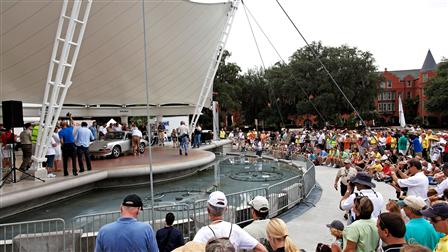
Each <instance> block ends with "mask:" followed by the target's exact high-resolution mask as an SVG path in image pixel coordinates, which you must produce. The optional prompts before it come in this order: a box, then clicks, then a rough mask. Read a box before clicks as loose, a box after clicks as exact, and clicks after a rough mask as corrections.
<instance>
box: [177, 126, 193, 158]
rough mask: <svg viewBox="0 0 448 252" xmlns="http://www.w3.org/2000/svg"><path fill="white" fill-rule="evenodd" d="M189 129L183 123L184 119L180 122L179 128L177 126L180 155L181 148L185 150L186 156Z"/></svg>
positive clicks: (180, 153)
mask: <svg viewBox="0 0 448 252" xmlns="http://www.w3.org/2000/svg"><path fill="white" fill-rule="evenodd" d="M189 134H190V133H189V131H188V127H187V125H185V122H184V121H181V122H180V126H179V128H177V135H178V136H179V144H180V148H179V155H182V150H184V151H185V156H188V153H187V151H188V142H189V139H190V137H189Z"/></svg>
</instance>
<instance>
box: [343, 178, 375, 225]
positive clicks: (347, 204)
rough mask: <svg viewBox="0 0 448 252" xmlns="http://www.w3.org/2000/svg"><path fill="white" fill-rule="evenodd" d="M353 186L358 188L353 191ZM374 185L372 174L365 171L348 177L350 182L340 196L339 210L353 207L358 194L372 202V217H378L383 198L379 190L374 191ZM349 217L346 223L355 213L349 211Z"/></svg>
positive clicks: (353, 217) (353, 218)
mask: <svg viewBox="0 0 448 252" xmlns="http://www.w3.org/2000/svg"><path fill="white" fill-rule="evenodd" d="M353 186H354V187H356V189H357V190H358V191H357V192H354V188H353ZM375 187H376V185H375V184H374V183H373V182H372V176H370V175H369V174H368V173H366V172H358V173H357V174H356V176H355V177H352V178H351V179H350V183H349V185H348V188H347V192H346V193H345V195H344V196H343V197H342V199H341V202H340V205H339V207H340V209H341V210H350V209H351V208H352V207H353V204H354V201H355V198H356V197H358V196H366V197H368V198H369V199H370V200H371V201H372V203H373V212H372V218H378V215H380V213H381V209H383V206H384V198H383V195H381V193H380V192H376V191H375V190H373V188H375ZM351 217H352V218H351V219H349V221H348V223H349V224H350V223H351V222H352V221H354V220H355V218H356V215H355V214H354V213H353V211H351Z"/></svg>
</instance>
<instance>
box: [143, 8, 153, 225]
mask: <svg viewBox="0 0 448 252" xmlns="http://www.w3.org/2000/svg"><path fill="white" fill-rule="evenodd" d="M142 20H143V48H144V50H143V51H144V57H145V60H144V62H145V88H146V93H145V94H146V120H147V124H146V132H147V133H148V140H149V141H148V142H149V144H148V156H149V183H150V188H151V220H152V223H154V214H153V212H154V179H153V169H152V151H151V143H152V141H151V137H152V134H151V123H150V121H149V120H150V117H149V81H148V56H147V50H148V49H147V46H146V44H147V41H148V39H147V35H146V15H145V0H142Z"/></svg>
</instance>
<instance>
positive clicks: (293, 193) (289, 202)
mask: <svg viewBox="0 0 448 252" xmlns="http://www.w3.org/2000/svg"><path fill="white" fill-rule="evenodd" d="M301 178H302V176H295V177H292V178H289V179H287V180H285V181H282V182H280V183H277V184H274V185H271V186H269V187H268V188H267V199H268V201H269V206H270V210H269V216H270V217H272V216H276V215H278V214H280V213H282V212H284V211H286V210H287V209H289V208H291V207H293V206H294V205H296V204H297V203H299V202H300V201H301V200H302V198H303V195H302V186H303V185H302V180H301Z"/></svg>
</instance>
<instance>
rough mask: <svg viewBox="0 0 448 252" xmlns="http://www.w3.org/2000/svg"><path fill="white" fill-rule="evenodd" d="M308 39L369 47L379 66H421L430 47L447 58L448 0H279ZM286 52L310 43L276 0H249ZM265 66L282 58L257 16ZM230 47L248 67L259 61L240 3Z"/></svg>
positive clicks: (436, 55)
mask: <svg viewBox="0 0 448 252" xmlns="http://www.w3.org/2000/svg"><path fill="white" fill-rule="evenodd" d="M279 1H280V3H281V4H282V5H283V7H284V8H285V9H286V11H287V12H288V14H289V15H290V16H291V18H292V20H293V21H294V22H295V24H296V25H297V26H298V28H299V29H300V31H301V32H302V34H303V35H304V36H305V38H306V39H307V40H308V42H309V43H311V42H312V41H322V43H323V45H325V46H335V47H337V46H340V45H343V44H346V45H348V46H351V47H357V48H358V49H360V50H362V51H369V52H371V53H372V54H373V57H374V58H375V59H376V66H377V67H378V70H380V71H382V70H384V68H387V69H388V70H406V69H419V68H421V66H422V64H423V61H424V59H425V56H426V53H427V51H428V49H430V50H431V52H432V54H433V56H434V59H435V60H436V62H437V63H438V62H440V61H441V59H442V58H443V57H445V58H448V0H338V1H335V0H308V1H299V0H279ZM245 4H246V6H247V7H248V9H249V10H250V11H251V12H252V14H253V15H254V17H255V18H256V19H257V21H258V22H259V23H260V25H261V27H262V28H263V30H264V31H265V32H266V33H267V35H268V36H269V37H270V39H271V41H272V42H273V44H274V46H275V47H276V48H277V50H278V51H279V53H280V54H281V56H282V57H283V58H284V59H285V60H288V58H289V56H291V54H292V53H293V52H294V51H296V50H297V49H298V48H301V47H303V46H304V45H305V42H304V41H303V40H302V39H301V38H300V36H299V34H298V33H297V32H296V31H295V30H294V27H293V26H292V25H291V23H289V21H288V19H287V18H286V16H285V15H284V14H283V12H282V11H281V9H280V8H279V6H278V5H277V3H276V1H275V0H245ZM251 22H252V26H253V27H254V29H255V36H256V38H257V42H258V43H259V45H260V49H261V54H262V56H263V60H264V62H265V64H266V67H269V66H271V65H272V64H274V63H275V62H277V61H279V58H278V56H277V55H276V53H275V51H274V50H273V49H271V47H270V46H269V44H268V42H267V40H266V39H265V38H264V36H263V35H262V34H261V32H260V30H259V29H258V28H257V27H256V25H255V23H254V22H253V21H251ZM226 48H227V49H228V50H229V51H230V52H231V53H232V56H231V58H230V62H235V63H237V64H238V65H239V66H241V67H242V68H243V71H246V70H247V69H248V68H254V67H260V66H261V65H262V64H261V60H260V57H259V56H258V53H257V50H256V47H255V43H254V40H253V38H252V35H251V32H250V28H249V25H248V22H247V19H246V16H245V13H244V7H243V5H242V4H240V5H239V8H238V11H237V14H236V16H235V20H234V23H233V26H232V30H231V33H230V36H229V39H228V41H227V46H226Z"/></svg>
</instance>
